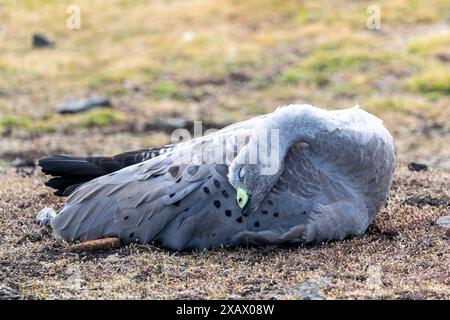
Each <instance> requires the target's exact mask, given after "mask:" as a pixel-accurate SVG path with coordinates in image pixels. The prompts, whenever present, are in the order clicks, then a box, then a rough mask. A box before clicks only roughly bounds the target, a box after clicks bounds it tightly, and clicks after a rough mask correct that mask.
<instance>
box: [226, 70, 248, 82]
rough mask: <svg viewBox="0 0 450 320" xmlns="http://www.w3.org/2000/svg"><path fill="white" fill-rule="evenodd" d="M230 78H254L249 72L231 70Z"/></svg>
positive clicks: (237, 79) (241, 79)
mask: <svg viewBox="0 0 450 320" xmlns="http://www.w3.org/2000/svg"><path fill="white" fill-rule="evenodd" d="M230 79H231V81H234V82H248V81H250V80H252V78H251V76H250V75H249V74H247V73H245V72H240V71H236V72H231V73H230Z"/></svg>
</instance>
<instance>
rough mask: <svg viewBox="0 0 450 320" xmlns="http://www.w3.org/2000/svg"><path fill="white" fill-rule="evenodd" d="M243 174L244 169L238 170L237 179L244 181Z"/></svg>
mask: <svg viewBox="0 0 450 320" xmlns="http://www.w3.org/2000/svg"><path fill="white" fill-rule="evenodd" d="M244 174H245V168H244V167H242V168H241V169H239V179H241V180H242V179H244Z"/></svg>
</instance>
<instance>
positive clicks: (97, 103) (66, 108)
mask: <svg viewBox="0 0 450 320" xmlns="http://www.w3.org/2000/svg"><path fill="white" fill-rule="evenodd" d="M111 106H112V104H111V101H110V100H109V99H107V98H105V97H100V96H99V97H92V98H88V99H84V100H77V101H68V102H66V103H64V104H63V105H62V106H60V107H58V109H57V112H58V113H62V114H64V113H78V112H84V111H87V110H90V109H92V108H98V107H111Z"/></svg>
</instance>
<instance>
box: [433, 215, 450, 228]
mask: <svg viewBox="0 0 450 320" xmlns="http://www.w3.org/2000/svg"><path fill="white" fill-rule="evenodd" d="M436 224H437V225H438V226H440V227H442V228H446V229H450V216H443V217H440V218H439V219H437V220H436Z"/></svg>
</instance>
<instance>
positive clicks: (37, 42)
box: [32, 33, 55, 48]
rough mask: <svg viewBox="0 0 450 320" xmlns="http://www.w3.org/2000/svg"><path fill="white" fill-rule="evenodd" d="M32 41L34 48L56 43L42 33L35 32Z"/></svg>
mask: <svg viewBox="0 0 450 320" xmlns="http://www.w3.org/2000/svg"><path fill="white" fill-rule="evenodd" d="M32 43H33V47H34V48H47V47H53V46H54V45H55V43H54V42H53V41H50V40H48V39H47V37H46V36H44V35H43V34H40V33H35V34H33V39H32Z"/></svg>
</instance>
